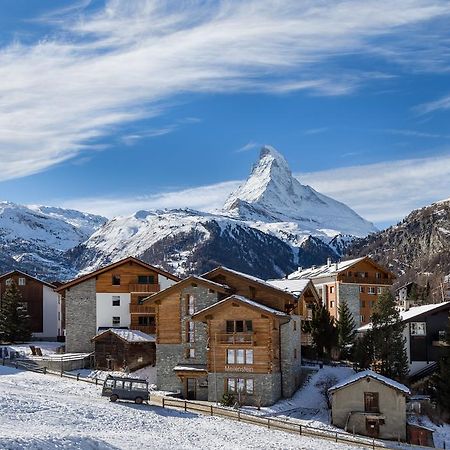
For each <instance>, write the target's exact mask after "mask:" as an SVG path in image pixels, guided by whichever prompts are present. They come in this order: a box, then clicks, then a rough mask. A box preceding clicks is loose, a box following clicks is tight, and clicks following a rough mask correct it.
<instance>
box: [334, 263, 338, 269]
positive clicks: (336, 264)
mask: <svg viewBox="0 0 450 450" xmlns="http://www.w3.org/2000/svg"><path fill="white" fill-rule="evenodd" d="M334 266H335V270H339V261H336V263H335V265H334Z"/></svg>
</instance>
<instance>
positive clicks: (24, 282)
mask: <svg viewBox="0 0 450 450" xmlns="http://www.w3.org/2000/svg"><path fill="white" fill-rule="evenodd" d="M25 284H26V280H25V278H23V277H20V278H19V286H25Z"/></svg>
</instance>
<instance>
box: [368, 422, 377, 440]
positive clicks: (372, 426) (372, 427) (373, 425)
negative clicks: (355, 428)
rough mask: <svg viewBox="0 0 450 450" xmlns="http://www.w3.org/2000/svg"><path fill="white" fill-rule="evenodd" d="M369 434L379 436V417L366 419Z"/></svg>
mask: <svg viewBox="0 0 450 450" xmlns="http://www.w3.org/2000/svg"><path fill="white" fill-rule="evenodd" d="M366 432H367V436H370V437H373V438H377V437H379V435H380V424H379V422H378V420H377V419H366Z"/></svg>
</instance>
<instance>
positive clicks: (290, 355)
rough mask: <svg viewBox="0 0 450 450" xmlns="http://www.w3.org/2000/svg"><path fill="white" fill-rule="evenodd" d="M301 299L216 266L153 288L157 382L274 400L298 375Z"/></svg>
mask: <svg viewBox="0 0 450 450" xmlns="http://www.w3.org/2000/svg"><path fill="white" fill-rule="evenodd" d="M301 303H302V298H301V297H297V296H296V295H293V294H291V293H290V292H286V291H285V290H283V289H279V288H277V287H275V286H273V285H271V284H269V283H266V282H265V281H263V280H260V279H258V278H255V277H251V276H249V275H246V274H243V273H240V272H236V271H234V270H231V269H228V268H225V267H218V268H216V269H214V270H212V271H211V272H208V273H206V274H204V275H202V276H201V277H195V276H191V277H188V278H186V279H184V280H182V281H180V282H179V283H176V284H174V285H173V286H171V287H169V288H167V289H165V290H164V291H161V292H159V293H156V294H153V295H152V296H150V297H149V298H148V299H147V300H146V301H145V302H144V304H145V305H152V306H154V307H155V308H156V322H157V333H156V369H157V385H158V388H159V389H162V390H168V391H178V392H180V393H181V394H182V396H183V397H184V398H188V399H198V400H209V401H220V400H221V399H222V396H223V395H224V393H229V394H232V395H233V396H234V397H235V399H236V401H239V402H240V403H241V404H250V405H270V404H273V403H275V402H276V401H277V400H278V399H279V398H280V397H290V396H292V395H293V393H294V392H295V391H296V389H297V388H298V387H299V384H300V381H301V379H300V377H301V315H300V305H301Z"/></svg>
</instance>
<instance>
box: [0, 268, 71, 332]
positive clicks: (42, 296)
mask: <svg viewBox="0 0 450 450" xmlns="http://www.w3.org/2000/svg"><path fill="white" fill-rule="evenodd" d="M13 282H14V283H15V284H16V285H17V287H18V288H19V291H20V293H21V296H22V302H21V303H22V305H21V306H22V307H23V308H24V309H25V310H26V311H27V313H28V315H29V316H30V321H31V331H32V333H33V334H32V336H33V339H39V340H57V339H58V338H59V337H61V336H62V335H63V331H62V327H61V316H62V312H61V304H60V300H59V296H58V294H57V293H56V292H55V291H54V289H55V286H53V285H52V284H50V283H47V282H46V281H43V280H40V279H38V278H35V277H33V276H31V275H28V274H27V273H25V272H21V271H19V270H14V271H12V272H8V273H5V274H3V275H0V308H1V298H2V297H3V294H4V293H5V291H6V290H7V289H8V287H9V286H10V285H11V284H12V283H13Z"/></svg>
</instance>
